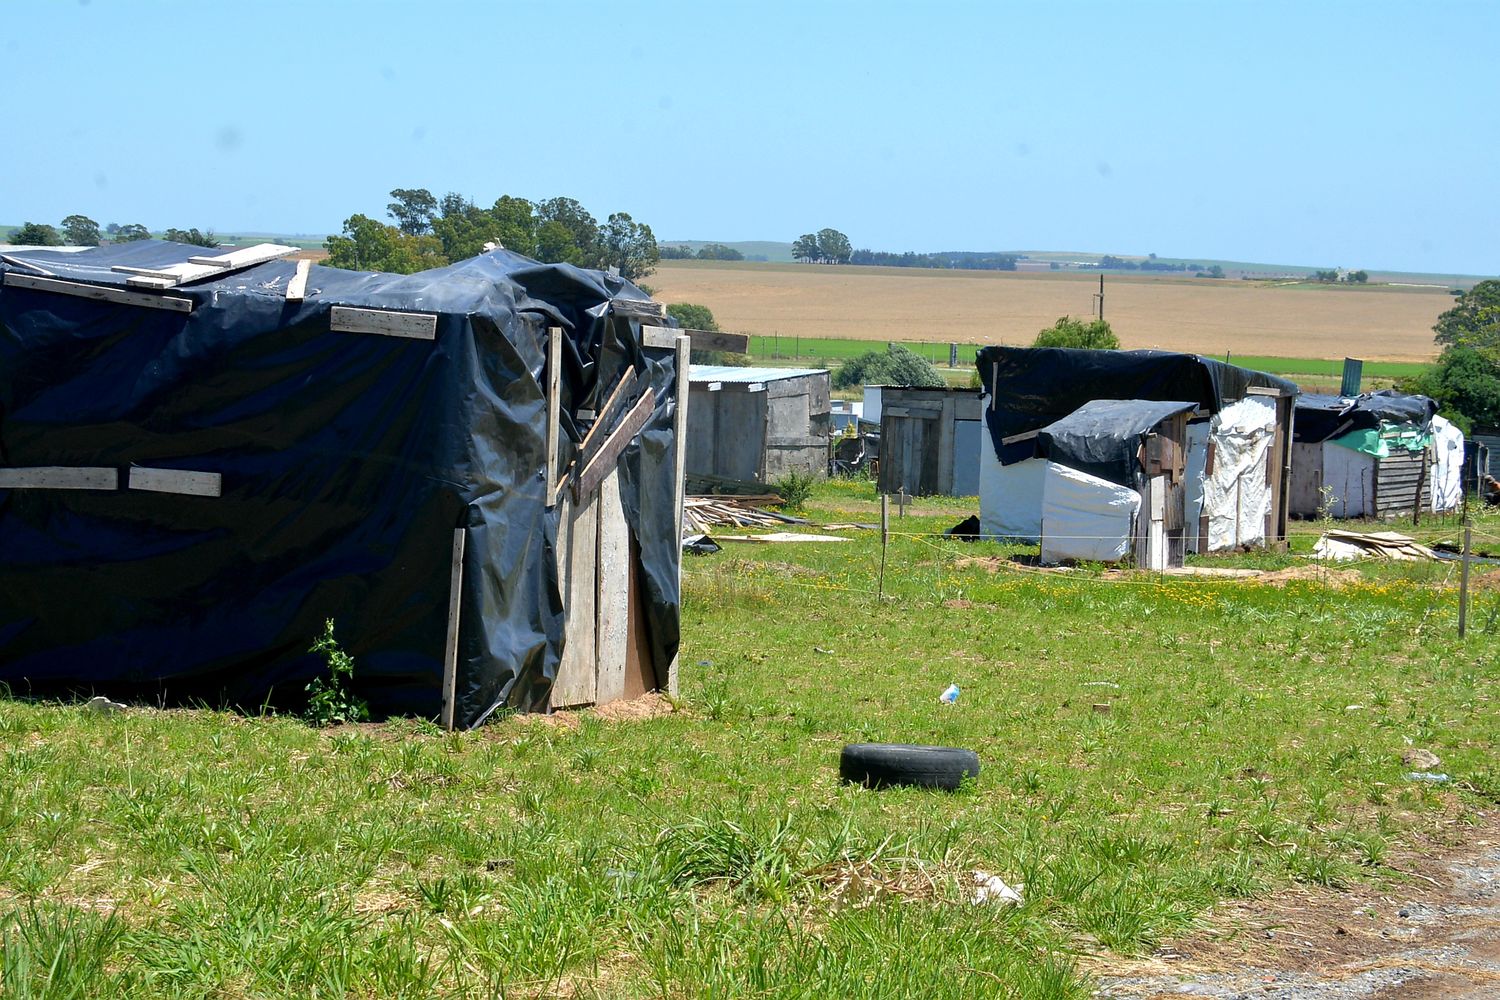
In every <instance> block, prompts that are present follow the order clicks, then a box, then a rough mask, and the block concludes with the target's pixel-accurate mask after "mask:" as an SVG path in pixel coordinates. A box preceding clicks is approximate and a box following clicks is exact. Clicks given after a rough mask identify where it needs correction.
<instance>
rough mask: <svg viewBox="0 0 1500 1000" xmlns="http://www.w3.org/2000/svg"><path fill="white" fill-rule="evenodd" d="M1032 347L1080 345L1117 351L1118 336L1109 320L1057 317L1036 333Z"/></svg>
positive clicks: (1118, 344) (1098, 349)
mask: <svg viewBox="0 0 1500 1000" xmlns="http://www.w3.org/2000/svg"><path fill="white" fill-rule="evenodd" d="M1031 346H1032V347H1082V348H1089V349H1091V350H1096V351H1118V350H1119V349H1120V338H1119V337H1116V336H1115V332H1114V331H1113V330H1111V329H1110V328H1109V321H1108V320H1102V319H1096V320H1093V321H1091V322H1089V323H1085V322H1084V321H1083V320H1081V319H1074V318H1072V317H1071V316H1062V317H1059V318H1058V321H1057V322H1056V323H1053V324H1052V325H1051V326H1049V327H1047V329H1045V330H1043V331H1042V332H1040V333H1038V334H1037V335H1036V339H1035V340H1033V341H1032V342H1031Z"/></svg>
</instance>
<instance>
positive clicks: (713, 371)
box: [688, 365, 828, 383]
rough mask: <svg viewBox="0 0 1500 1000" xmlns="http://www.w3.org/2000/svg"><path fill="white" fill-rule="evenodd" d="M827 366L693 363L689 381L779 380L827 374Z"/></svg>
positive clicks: (740, 381) (736, 381) (738, 381)
mask: <svg viewBox="0 0 1500 1000" xmlns="http://www.w3.org/2000/svg"><path fill="white" fill-rule="evenodd" d="M827 374H828V369H827V368H736V367H734V366H733V365H693V366H692V367H691V368H689V369H688V381H689V382H730V383H742V382H743V383H748V382H779V381H781V380H782V379H787V378H802V377H803V376H804V375H827Z"/></svg>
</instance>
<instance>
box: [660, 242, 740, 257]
mask: <svg viewBox="0 0 1500 1000" xmlns="http://www.w3.org/2000/svg"><path fill="white" fill-rule="evenodd" d="M661 259H662V260H744V259H745V255H744V254H742V253H740V252H739V251H738V250H736V249H735V248H734V247H727V246H725V245H724V244H722V243H707V244H704V245H703V246H701V247H699V248H698V249H697V250H696V251H694V250H693V248H692V247H686V246H678V245H672V244H668V245H667V246H664V247H662V248H661ZM760 259H762V260H764V259H765V258H760Z"/></svg>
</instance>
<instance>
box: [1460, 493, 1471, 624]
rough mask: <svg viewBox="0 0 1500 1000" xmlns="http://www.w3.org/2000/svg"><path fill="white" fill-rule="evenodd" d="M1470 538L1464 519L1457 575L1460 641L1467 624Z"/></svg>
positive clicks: (1467, 525) (1469, 529) (1469, 531)
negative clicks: (1462, 549) (1462, 545)
mask: <svg viewBox="0 0 1500 1000" xmlns="http://www.w3.org/2000/svg"><path fill="white" fill-rule="evenodd" d="M1471 538H1472V528H1471V527H1470V525H1469V519H1468V518H1467V517H1465V518H1464V552H1463V566H1462V567H1461V568H1460V569H1459V574H1458V637H1459V638H1460V639H1462V638H1463V637H1464V632H1465V631H1466V630H1467V626H1468V624H1469V545H1470V541H1471Z"/></svg>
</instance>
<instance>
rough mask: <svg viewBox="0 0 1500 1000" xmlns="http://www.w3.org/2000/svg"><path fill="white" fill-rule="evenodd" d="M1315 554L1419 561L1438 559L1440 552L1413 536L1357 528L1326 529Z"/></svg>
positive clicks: (1343, 557) (1349, 557)
mask: <svg viewBox="0 0 1500 1000" xmlns="http://www.w3.org/2000/svg"><path fill="white" fill-rule="evenodd" d="M1313 555H1315V556H1317V557H1318V558H1319V559H1332V560H1335V561H1342V560H1347V559H1362V558H1364V557H1366V556H1374V557H1376V558H1379V559H1399V560H1403V561H1409V562H1416V561H1419V560H1424V559H1436V558H1438V554H1437V553H1436V552H1434V551H1432V549H1429V548H1428V547H1427V546H1425V545H1423V544H1421V543H1420V542H1418V541H1417V540H1416V539H1415V538H1412V537H1411V536H1410V535H1400V534H1397V533H1396V532H1394V531H1375V532H1370V533H1369V534H1360V533H1359V532H1357V531H1338V530H1334V531H1327V532H1324V533H1323V537H1322V538H1319V539H1318V544H1317V545H1315V546H1314V547H1313Z"/></svg>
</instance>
